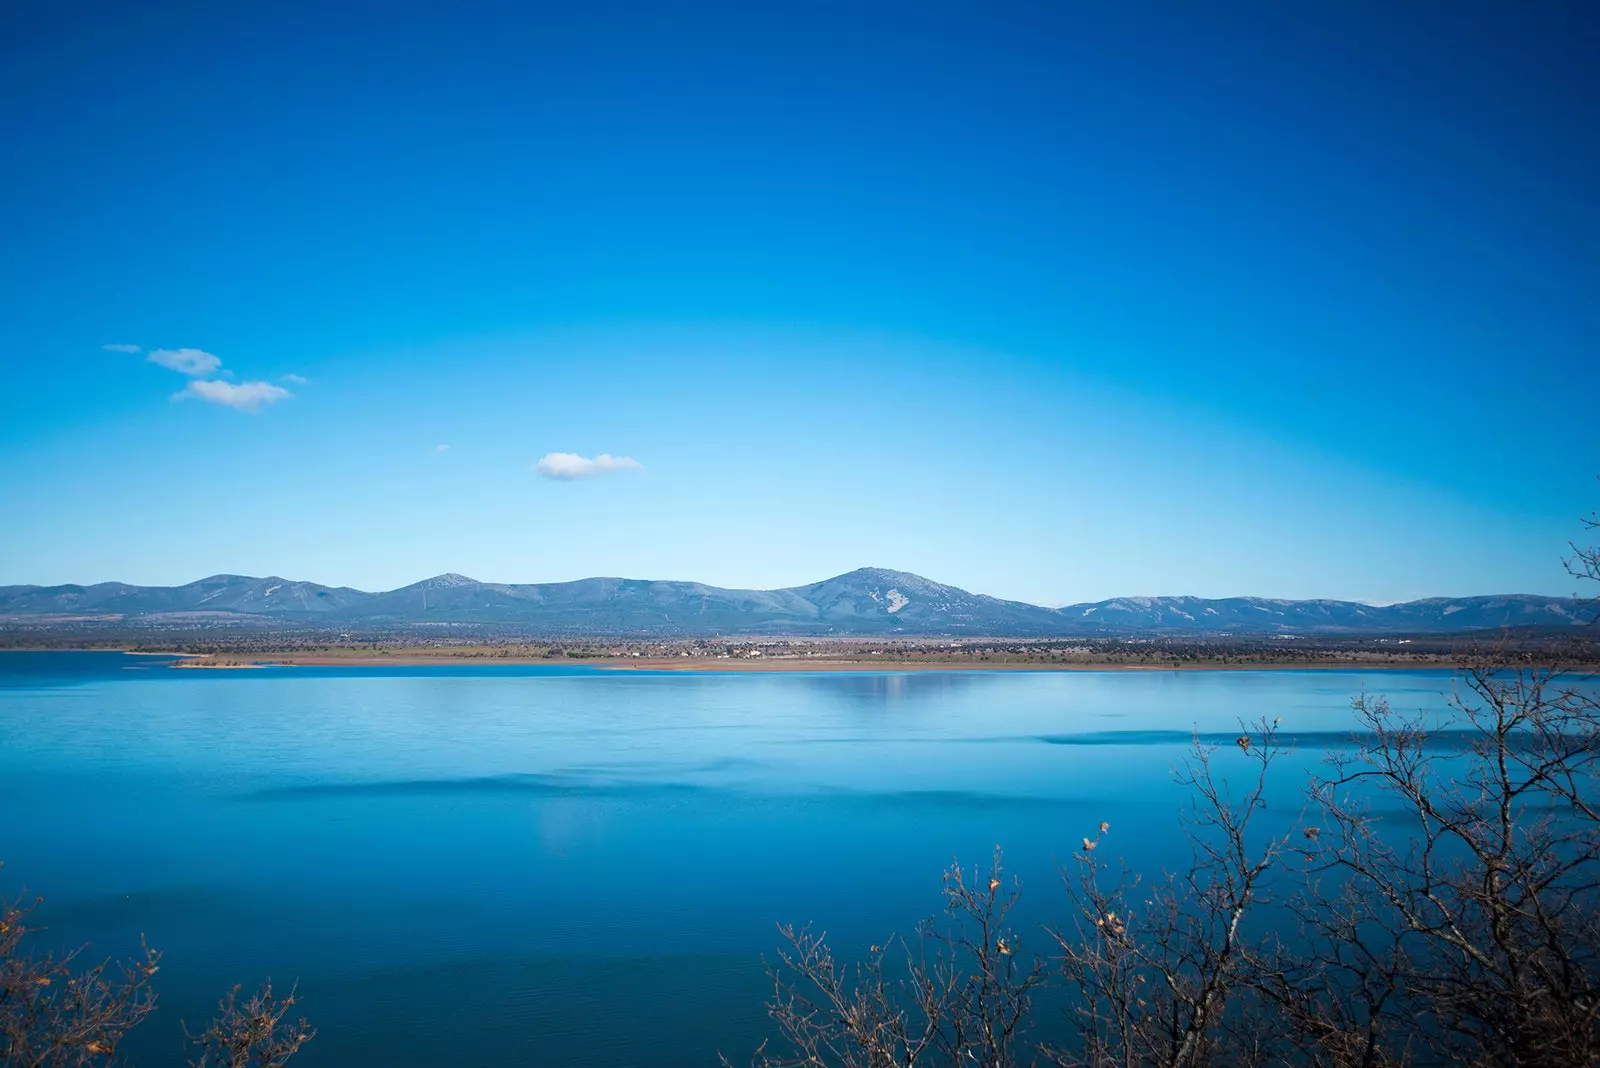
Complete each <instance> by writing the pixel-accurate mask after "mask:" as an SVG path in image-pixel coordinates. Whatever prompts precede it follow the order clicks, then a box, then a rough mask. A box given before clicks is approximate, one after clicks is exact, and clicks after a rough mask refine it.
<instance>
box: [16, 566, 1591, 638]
mask: <svg viewBox="0 0 1600 1068" xmlns="http://www.w3.org/2000/svg"><path fill="white" fill-rule="evenodd" d="M1594 615H1595V608H1594V605H1592V604H1590V603H1588V602H1584V601H1579V600H1575V599H1573V598H1566V597H1543V596H1536V595H1531V594H1504V595H1497V596H1478V597H1455V598H1443V597H1436V598H1429V599H1427V600H1421V601H1408V602H1405V603H1403V604H1392V605H1384V606H1375V605H1368V604H1362V603H1360V602H1356V601H1327V600H1309V601H1292V600H1280V599H1275V598H1263V597H1226V598H1220V599H1207V598H1201V597H1120V598H1115V599H1113V600H1109V601H1096V602H1093V603H1089V604H1074V605H1067V606H1065V607H1062V608H1045V607H1041V606H1039V605H1032V604H1025V603H1023V602H1021V601H1005V600H1001V599H999V598H996V597H987V596H984V595H983V594H976V593H968V592H967V591H966V590H963V589H958V588H957V587H955V586H945V585H942V584H941V583H937V582H933V581H931V580H929V579H925V578H923V577H921V576H920V575H913V574H909V573H907V572H904V571H889V570H885V569H882V568H862V569H860V570H857V571H851V572H849V573H848V574H844V575H839V576H837V577H835V578H831V579H825V580H823V581H821V582H813V583H811V584H810V585H806V586H794V587H790V588H788V589H781V590H730V589H722V588H720V587H717V586H707V585H704V584H703V583H698V582H663V581H650V580H643V579H620V578H591V579H580V580H578V581H576V582H547V583H532V584H505V583H494V582H479V581H477V580H476V579H470V578H467V577H466V576H464V575H455V574H447V575H438V576H435V577H434V578H430V579H425V580H423V581H422V582H418V583H414V584H412V585H410V586H404V587H401V588H400V589H397V590H389V591H387V592H382V593H369V592H366V591H363V590H356V589H351V588H350V587H348V586H337V587H334V586H319V585H317V584H316V583H312V582H293V581H290V580H287V579H281V578H250V577H247V576H243V575H213V576H211V577H210V578H204V579H201V580H199V581H198V582H191V583H189V584H188V585H186V586H130V585H127V584H125V583H120V582H102V583H98V584H96V585H92V586H74V585H67V586H0V626H4V625H5V624H6V623H8V622H9V623H12V624H13V625H15V624H18V623H29V622H31V623H34V624H38V623H48V622H71V621H104V622H118V623H123V624H133V625H161V624H164V623H167V624H171V623H181V622H189V623H200V622H204V621H206V620H211V621H215V622H218V623H256V624H277V625H298V626H307V625H310V626H318V627H350V628H357V627H374V626H383V627H395V626H412V625H426V624H439V623H460V624H490V625H498V626H503V627H514V628H517V629H520V630H524V631H528V632H538V633H549V634H559V633H585V634H597V635H598V634H604V635H609V636H617V637H623V636H709V635H719V634H721V635H734V634H761V635H782V634H793V635H814V636H826V635H863V636H866V635H880V636H892V635H942V634H949V635H962V634H966V635H982V636H987V637H1048V636H1061V637H1071V636H1090V635H1095V634H1129V633H1171V634H1179V633H1212V634H1216V633H1231V634H1277V633H1294V634H1338V633H1343V634H1357V633H1397V632H1411V633H1458V632H1466V631H1474V630H1492V629H1498V628H1502V627H1528V626H1538V627H1568V626H1577V625H1582V624H1585V623H1588V622H1590V621H1592V620H1593V619H1594Z"/></svg>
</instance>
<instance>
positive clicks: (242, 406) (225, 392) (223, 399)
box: [172, 381, 294, 412]
mask: <svg viewBox="0 0 1600 1068" xmlns="http://www.w3.org/2000/svg"><path fill="white" fill-rule="evenodd" d="M172 396H173V399H174V400H183V399H185V398H188V397H199V398H200V399H201V400H203V401H206V402H207V403H209V404H221V405H224V406H226V407H229V408H237V409H238V410H240V411H242V412H253V411H255V410H256V409H257V408H259V407H261V406H262V405H263V404H276V403H277V402H278V401H281V400H287V399H288V398H290V397H292V396H294V394H293V393H290V392H289V391H288V390H286V389H284V388H283V387H282V386H275V385H273V384H272V383H271V382H240V383H239V384H238V385H235V384H234V383H232V382H217V381H210V382H206V381H194V382H190V383H189V385H188V387H187V388H186V389H183V390H181V391H180V392H178V393H174V394H173V395H172Z"/></svg>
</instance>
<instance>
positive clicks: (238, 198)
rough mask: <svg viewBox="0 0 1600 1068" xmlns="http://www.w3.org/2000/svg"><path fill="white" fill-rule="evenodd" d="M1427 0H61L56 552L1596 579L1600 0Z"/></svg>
mask: <svg viewBox="0 0 1600 1068" xmlns="http://www.w3.org/2000/svg"><path fill="white" fill-rule="evenodd" d="M1402 6H1403V7H1404V8H1405V10H1398V9H1397V5H1387V4H1363V3H1354V2H1352V3H1340V4H1324V5H1302V4H1293V5H1285V4H1280V3H1267V2H1262V3H1259V4H1255V3H1229V4H1167V3H1148V4H1145V3H1128V4H1107V3H1085V4H1054V3H1052V4H1040V5H1005V4H984V5H978V4H933V5H927V4H919V5H915V6H913V5H900V4H877V3H866V4H833V3H827V4H824V3H817V4H793V5H790V4H728V5H704V4H695V3H688V4H682V5H660V4H613V3H604V2H601V3H586V4H583V5H565V6H561V7H550V8H540V7H539V6H537V5H528V4H504V5H496V4H482V3H452V4H449V5H444V4H439V5H395V4H381V5H380V4H360V3H350V4H337V5H312V4H305V5H296V4H293V3H274V4H263V5H248V4H240V5H214V4H213V5H203V4H162V3H150V4H137V5H130V4H121V5H94V4H75V5H60V4H47V3H23V4H21V5H7V6H6V8H5V9H4V11H3V12H0V143H3V144H4V145H5V146H6V160H7V165H6V166H4V167H3V168H0V234H3V235H4V237H3V242H0V247H3V248H4V251H5V255H4V256H3V257H0V360H3V361H4V368H3V371H4V381H5V383H6V386H5V388H4V390H0V502H3V505H0V507H3V514H4V518H3V520H0V583H7V582H12V583H17V582H40V583H55V582H68V581H75V582H94V581H101V580H107V579H118V580H123V581H131V582H141V583H179V582H185V581H189V580H192V579H195V578H198V577H201V576H203V575H207V574H211V573H215V572H223V571H227V572H238V573H246V574H279V575H285V576H290V577H294V578H302V579H309V580H314V581H319V582H325V583H330V584H349V585H355V586H359V587H363V588H387V587H391V586H395V585H400V584H403V583H406V582H410V581H414V580H416V579H418V578H421V577H424V576H427V575H430V574H435V573H438V572H442V571H459V572H464V573H467V574H470V575H473V576H474V577H478V578H482V579H487V580H499V581H546V580H560V579H570V578H578V577H582V576H586V575H595V574H611V575H627V576H635V577H649V578H696V579H700V580H704V581H708V582H713V583H717V584H721V585H730V586H756V587H771V586H781V585H791V584H798V583H802V582H807V581H812V580H814V579H817V578H821V577H825V576H827V575H830V574H835V573H838V572H841V571H845V570H849V569H851V568H854V567H858V566H863V565H874V566H887V567H895V568H901V569H905V570H911V571H917V572H919V573H923V574H926V575H928V576H929V577H932V578H935V579H938V580H940V581H945V582H950V583H954V584H957V585H961V586H964V587H967V588H969V589H974V590H979V591H982V592H988V593H994V594H997V595H1001V596H1007V597H1015V598H1020V599H1025V600H1032V601H1036V602H1041V603H1052V604H1053V603H1065V602H1070V601H1076V600H1087V599H1094V598H1100V597H1106V596H1113V595H1123V594H1154V593H1194V594H1201V595H1211V596H1226V595H1233V594H1262V595H1274V596H1289V597H1310V596H1323V597H1348V598H1358V599H1365V600H1376V601H1391V600H1399V599H1407V598H1412V597H1418V596H1429V595H1450V594H1465V593H1479V592H1505V591H1529V592H1548V593H1570V592H1572V590H1573V583H1572V582H1571V580H1570V579H1568V578H1567V577H1566V576H1565V574H1564V573H1563V571H1562V570H1561V566H1560V558H1561V555H1562V553H1563V551H1564V550H1565V545H1566V542H1567V541H1568V539H1570V538H1573V537H1577V536H1579V535H1580V533H1581V532H1580V530H1579V527H1578V523H1577V517H1578V516H1579V515H1580V514H1582V513H1586V512H1588V511H1591V510H1592V509H1593V508H1594V507H1595V505H1596V504H1597V503H1600V483H1597V482H1596V481H1595V476H1596V475H1597V474H1600V435H1597V434H1596V432H1595V416H1594V398H1595V396H1596V387H1597V386H1600V357H1597V355H1596V341H1597V338H1600V330H1597V327H1600V302H1597V301H1596V300H1595V299H1594V294H1595V293H1596V292H1597V291H1600V287H1597V283H1600V199H1597V198H1596V196H1595V194H1594V192H1593V190H1595V189H1597V188H1600V147H1597V141H1596V138H1595V137H1594V130H1596V129H1597V128H1600V84H1596V83H1597V82H1600V71H1597V70H1596V69H1595V68H1594V65H1593V64H1592V63H1590V62H1589V59H1590V57H1592V56H1593V55H1594V54H1595V51H1596V47H1597V45H1600V19H1597V17H1596V16H1595V14H1594V12H1593V9H1592V8H1589V7H1587V6H1586V5H1579V4H1548V5H1537V6H1532V5H1506V4H1474V3H1466V4H1442V3H1440V4H1434V3H1421V4H1412V5H1402ZM329 8H333V9H335V10H328V9H329ZM106 346H120V347H122V349H123V351H114V350H111V349H107V348H106ZM134 346H137V347H138V350H137V351H133V347H134ZM152 354H155V355H154V356H152ZM441 446H447V448H441ZM552 454H557V456H556V459H554V460H550V461H547V462H546V464H545V469H546V474H548V473H555V474H564V475H572V474H587V475H588V476H589V477H567V478H551V477H546V475H545V474H541V473H540V471H539V470H538V468H537V465H538V464H539V462H540V461H541V459H542V458H546V457H549V456H551V455H552ZM560 454H571V456H574V457H581V458H583V460H586V461H592V460H594V459H595V458H596V457H599V456H602V455H604V456H608V457H611V458H612V460H611V461H610V462H607V463H602V464H601V465H600V467H601V468H604V470H594V465H585V464H583V463H581V462H580V461H578V460H573V459H567V460H563V459H561V456H560Z"/></svg>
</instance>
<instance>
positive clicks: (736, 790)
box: [0, 654, 1449, 1068]
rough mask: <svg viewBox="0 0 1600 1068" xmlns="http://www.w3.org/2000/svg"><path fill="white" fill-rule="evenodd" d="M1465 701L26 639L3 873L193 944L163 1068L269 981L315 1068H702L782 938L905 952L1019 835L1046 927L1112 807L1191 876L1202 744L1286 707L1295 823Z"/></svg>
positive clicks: (1249, 681)
mask: <svg viewBox="0 0 1600 1068" xmlns="http://www.w3.org/2000/svg"><path fill="white" fill-rule="evenodd" d="M1448 685H1449V678H1448V676H1446V675H1444V674H1440V673H1417V674H1401V673H1392V674H1369V675H1361V674H1358V673H1332V672H1239V673H1223V672H1192V673H1177V672H1173V673H1135V672H1106V673H1018V672H1005V673H1001V672H995V673H940V672H909V673H900V674H895V673H861V674H856V673H848V674H847V673H817V674H812V675H784V674H746V675H738V674H729V675H705V674H689V673H684V674H670V673H669V674H653V673H648V672H606V671H600V670H596V669H593V668H586V667H583V666H569V665H561V666H560V667H559V668H557V669H544V668H526V667H516V666H510V667H507V666H492V667H454V666H428V667H424V668H417V669H413V668H404V669H364V668H337V669H271V670H263V671H239V672H207V671H174V670H170V669H167V668H165V667H162V666H159V665H158V664H157V665H152V663H151V662H149V661H147V660H145V659H144V658H128V657H121V656H118V655H116V654H25V655H23V654H0V810H4V811H5V812H6V813H7V815H8V819H7V821H6V822H5V824H4V827H5V831H4V834H5V837H4V839H0V858H3V859H5V860H6V861H7V862H8V866H7V868H6V869H5V872H4V879H3V881H4V885H5V888H6V889H14V888H15V887H16V886H17V884H18V883H19V882H21V881H26V883H27V884H28V885H29V886H30V887H32V888H34V889H36V890H38V891H40V892H43V893H45V894H46V895H47V897H48V902H47V905H46V908H45V912H44V913H42V915H41V919H42V920H44V922H46V923H48V924H49V925H50V927H51V931H50V933H49V936H48V937H50V938H52V939H56V940H57V941H59V942H60V943H62V944H70V943H73V942H77V941H81V940H85V939H92V940H93V941H94V942H95V944H96V952H104V953H112V952H121V951H125V950H126V948H127V947H129V946H131V945H132V944H134V943H136V941H137V938H138V936H139V935H140V934H141V933H143V934H145V935H147V936H148V937H149V939H150V941H151V944H152V945H155V946H158V947H159V948H161V949H162V950H163V951H165V953H166V958H165V960H164V962H163V963H164V967H163V970H162V977H163V979H164V981H165V985H164V986H163V987H162V996H163V999H164V1000H163V1004H164V1008H163V1010H162V1013H161V1014H160V1015H158V1016H157V1017H156V1018H155V1019H153V1020H152V1021H151V1022H150V1023H149V1024H148V1025H147V1027H146V1028H145V1029H144V1031H143V1032H141V1033H138V1037H137V1041H136V1042H135V1043H134V1047H133V1048H132V1049H131V1050H130V1052H131V1053H133V1054H134V1055H135V1057H136V1059H139V1060H141V1061H142V1062H143V1063H166V1062H167V1061H170V1060H171V1051H172V1049H173V1048H174V1041H175V1038H176V1036H177V1035H178V1033H179V1031H178V1024H179V1021H180V1020H182V1019H184V1018H187V1019H189V1020H190V1021H191V1022H193V1021H195V1020H198V1019H200V1018H201V1017H202V1016H203V1015H204V1013H205V1012H206V1011H207V1009H208V1008H209V1006H210V1005H211V1003H212V1002H213V1001H214V999H215V997H216V996H217V995H218V994H219V993H220V992H221V991H223V990H225V989H226V988H227V987H228V986H231V985H232V984H233V983H235V982H249V981H252V980H254V979H256V978H259V977H263V976H266V975H269V974H270V975H271V976H273V977H274V978H275V979H278V980H280V981H285V980H289V979H294V978H298V979H299V981H300V988H301V992H302V994H303V995H304V996H305V1006H306V1009H307V1012H308V1013H309V1014H311V1015H312V1016H313V1017H314V1019H315V1021H316V1022H317V1024H318V1025H319V1027H320V1028H321V1032H322V1034H321V1037H319V1038H318V1039H317V1041H316V1042H315V1043H313V1045H312V1046H310V1047H308V1048H307V1052H306V1054H305V1055H304V1058H303V1061H297V1064H300V1063H303V1064H304V1065H306V1066H307V1068H315V1066H316V1065H319V1064H322V1065H333V1064H345V1063H372V1060H371V1056H372V1050H373V1044H374V1042H375V1041H376V1039H377V1036H382V1048H383V1049H384V1051H385V1052H384V1054H383V1058H384V1063H386V1064H393V1065H402V1066H404V1065H424V1064H439V1063H461V1064H487V1063H504V1062H507V1061H519V1060H520V1061H526V1062H528V1063H536V1064H562V1065H586V1064H587V1065H613V1064H660V1065H675V1064H684V1065H687V1064H698V1065H704V1064H707V1063H715V1059H716V1053H717V1051H718V1050H719V1049H720V1050H722V1051H724V1052H727V1053H729V1055H730V1056H731V1057H732V1058H733V1059H734V1060H739V1059H740V1058H741V1055H742V1054H743V1053H744V1052H747V1051H748V1049H749V1048H750V1047H751V1045H753V1043H754V1041H755V1040H756V1038H757V1036H758V1035H760V1034H762V1033H764V1031H765V1026H766V1021H765V1017H764V1014H763V1011H762V1002H763V999H764V998H765V996H766V993H767V990H766V984H765V981H764V979H763V978H762V972H761V967H760V958H761V954H762V953H764V952H769V951H770V950H771V948H772V946H773V943H774V930H775V928H774V925H775V923H776V922H778V921H798V922H804V921H807V920H814V921H816V922H817V923H818V924H819V925H821V926H823V927H825V928H827V929H828V930H829V931H830V932H831V933H832V934H833V936H834V937H835V938H836V939H837V940H838V941H839V943H840V944H841V946H842V947H849V946H851V945H856V946H859V945H865V944H867V943H869V942H873V941H881V940H882V938H883V936H884V935H886V934H887V933H889V932H891V931H895V930H902V931H903V930H906V929H907V928H908V927H909V926H910V925H911V924H912V923H913V922H914V921H915V920H916V919H917V918H919V917H920V916H922V915H924V914H926V913H928V912H929V911H932V910H933V909H934V908H936V907H937V904H938V876H939V872H940V871H941V870H942V869H943V868H944V867H945V866H946V865H947V864H948V863H949V861H950V858H951V857H952V856H959V857H963V858H967V859H968V860H976V859H978V858H981V857H985V856H987V855H988V853H989V851H990V850H992V849H993V847H994V845H995V844H996V843H999V844H1001V845H1003V846H1004V847H1005V849H1006V851H1007V858H1008V863H1009V864H1011V865H1012V867H1013V870H1014V871H1016V872H1017V873H1019V874H1020V876H1021V877H1022V879H1023V881H1024V884H1025V886H1026V888H1027V895H1026V898H1025V905H1024V909H1025V911H1024V919H1025V921H1027V922H1035V921H1039V920H1043V919H1044V918H1047V917H1048V916H1049V915H1050V910H1051V908H1052V906H1053V904H1055V903H1057V902H1059V896H1058V891H1057V890H1056V887H1057V885H1058V881H1057V880H1058V876H1057V865H1058V862H1059V861H1060V860H1062V859H1064V858H1065V857H1066V856H1067V855H1069V854H1070V851H1071V848H1072V843H1074V842H1076V841H1078V840H1079V839H1081V837H1082V836H1083V835H1084V834H1085V833H1089V832H1090V831H1091V830H1092V829H1093V828H1094V827H1096V826H1098V824H1099V822H1100V821H1101V820H1108V821H1110V823H1111V825H1112V831H1111V837H1110V839H1108V844H1107V848H1108V849H1114V850H1115V852H1116V853H1117V854H1119V855H1121V856H1124V857H1126V858H1127V859H1128V861H1129V863H1130V864H1132V865H1134V866H1135V867H1137V868H1140V869H1141V870H1159V869H1160V868H1161V867H1162V866H1164V865H1170V864H1172V863H1175V862H1178V861H1181V850H1180V849H1179V846H1180V843H1179V840H1178V838H1177V824H1176V813H1177V811H1178V808H1179V806H1180V804H1181V802H1182V800H1183V794H1182V792H1181V791H1180V790H1179V789H1178V788H1177V787H1176V786H1175V785H1174V784H1173V782H1172V770H1173V768H1174V766H1175V765H1176V764H1177V763H1178V762H1180V761H1181V760H1182V759H1183V755H1184V751H1185V748H1186V747H1187V745H1188V744H1189V742H1190V740H1191V739H1192V738H1193V737H1194V735H1195V734H1196V733H1198V734H1200V735H1202V736H1203V737H1205V738H1208V739H1215V740H1218V741H1222V742H1224V743H1226V742H1229V741H1231V739H1232V738H1233V737H1234V736H1235V735H1236V733H1237V731H1238V723H1239V721H1240V720H1241V719H1243V720H1246V721H1252V720H1257V719H1260V718H1262V717H1267V718H1274V717H1278V718H1281V719H1282V720H1283V725H1284V731H1285V738H1286V739H1287V740H1292V743H1293V748H1294V753H1293V754H1292V755H1291V757H1290V760H1289V763H1288V764H1287V765H1285V767H1284V770H1283V774H1282V776H1281V777H1280V778H1281V786H1280V789H1279V793H1278V794H1277V795H1275V797H1274V804H1273V807H1272V808H1270V809H1269V813H1270V816H1269V818H1270V819H1285V820H1286V819H1289V818H1292V813H1293V811H1294V810H1295V807H1296V806H1295V805H1294V804H1280V803H1279V802H1280V800H1281V801H1292V800H1293V798H1294V795H1295V791H1296V790H1297V789H1298V788H1299V784H1300V783H1301V782H1302V781H1303V775H1302V774H1301V772H1302V769H1303V768H1304V767H1309V766H1310V765H1311V764H1312V763H1314V762H1315V761H1316V760H1318V759H1320V758H1321V755H1322V753H1323V752H1324V751H1325V750H1326V749H1328V748H1334V747H1338V746H1340V745H1344V744H1348V739H1349V737H1350V731H1351V729H1352V727H1353V725H1354V724H1353V721H1352V717H1351V713H1350V707H1349V702H1350V698H1351V697H1352V696H1353V695H1355V694H1357V693H1359V692H1361V691H1362V690H1363V689H1365V690H1367V691H1370V692H1382V693H1387V694H1388V695H1389V696H1390V698H1391V701H1392V702H1393V703H1394V705H1395V707H1397V708H1437V707H1439V705H1440V704H1441V702H1442V700H1443V697H1442V695H1443V693H1444V691H1445V690H1446V689H1447V688H1448ZM1230 755H1231V754H1230V751H1229V747H1228V746H1226V745H1225V746H1224V751H1223V753H1222V754H1221V755H1220V757H1219V760H1220V761H1221V762H1222V764H1221V765H1220V766H1223V767H1224V770H1225V771H1226V759H1225V758H1227V757H1229V756H1230ZM1028 910H1032V911H1028Z"/></svg>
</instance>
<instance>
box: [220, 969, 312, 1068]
mask: <svg viewBox="0 0 1600 1068" xmlns="http://www.w3.org/2000/svg"><path fill="white" fill-rule="evenodd" d="M240 989H241V988H240V987H237V986H235V987H234V988H233V989H232V990H230V991H228V994H227V996H226V997H224V998H223V999H222V1000H221V1001H220V1002H219V1003H218V1004H217V1013H218V1015H217V1018H216V1019H215V1020H213V1021H212V1022H211V1026H210V1027H208V1028H206V1030H204V1031H202V1032H201V1033H200V1034H198V1035H189V1041H190V1043H191V1044H192V1045H194V1046H197V1047H198V1048H199V1050H200V1055H199V1057H198V1058H196V1059H194V1060H191V1061H190V1062H189V1064H190V1065H191V1068H282V1066H283V1065H284V1064H286V1063H288V1060H289V1058H290V1057H293V1056H294V1055H295V1054H296V1053H298V1052H300V1047H301V1046H303V1045H305V1044H306V1043H307V1042H309V1041H311V1040H312V1039H313V1038H315V1037H316V1034H317V1032H316V1029H315V1028H313V1027H312V1026H311V1025H310V1024H309V1023H307V1022H306V1019H305V1017H303V1016H302V1017H300V1018H299V1019H298V1020H295V1021H292V1022H289V1023H285V1022H284V1017H285V1016H286V1015H288V1012H289V1010H290V1009H291V1008H293V1007H294V1003H295V992H294V991H293V990H291V991H289V996H288V997H285V998H279V997H276V996H274V994H273V993H272V981H271V980H270V979H269V980H268V981H267V982H266V983H265V984H264V985H263V986H262V987H261V989H260V990H258V991H256V992H255V993H254V994H252V995H250V998H249V1000H247V1001H245V1002H244V1004H242V1005H241V1004H240V1003H239V990H240Z"/></svg>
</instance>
